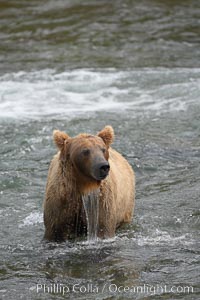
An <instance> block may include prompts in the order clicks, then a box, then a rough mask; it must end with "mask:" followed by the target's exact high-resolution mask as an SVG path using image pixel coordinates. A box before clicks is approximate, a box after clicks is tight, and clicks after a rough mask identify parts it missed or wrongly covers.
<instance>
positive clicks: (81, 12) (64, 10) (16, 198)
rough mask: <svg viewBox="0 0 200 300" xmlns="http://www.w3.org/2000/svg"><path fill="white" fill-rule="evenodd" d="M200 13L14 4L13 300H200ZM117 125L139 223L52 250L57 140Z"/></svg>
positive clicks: (9, 125) (10, 64) (9, 188)
mask: <svg viewBox="0 0 200 300" xmlns="http://www.w3.org/2000/svg"><path fill="white" fill-rule="evenodd" d="M199 14H200V2H199V1H198V0H196V1H195V0H192V1H190V0H187V1H184V0H182V1H178V0H174V1H172V0H166V1H159V0H157V1H156V0H154V1H153V0H149V1H147V0H143V1H128V0H125V1H117V0H116V1H80V0H79V1H78V0H75V1H64V0H59V1H50V0H47V1H36V0H35V1H33V0H30V1H25V0H21V1H1V2H0V137H1V146H0V224H1V231H0V241H1V243H0V299H4V300H7V299H8V300H18V299H28V300H29V299H31V300H32V299H34V300H35V299H37V300H40V299H120V300H121V299H140V300H141V299H143V300H147V299H152V300H155V299H161V300H163V299H170V300H171V299H173V300H176V299H177V300H178V299H184V300H192V299H196V300H197V299H199V297H200V293H199V276H200V271H199V238H200V237H199V228H200V208H199V195H200V188H199V183H200V164H199V162H200V121H199V120H200V36H199ZM107 124H111V125H112V126H113V128H114V130H115V134H116V140H115V143H114V145H113V147H114V148H116V149H117V150H118V151H119V152H121V153H122V154H123V155H124V156H125V157H126V158H127V159H128V161H129V162H130V164H131V165H132V166H133V168H134V170H135V173H136V179H137V182H136V208H135V214H134V218H133V222H132V224H130V225H129V226H127V227H125V228H122V229H120V230H119V231H118V232H117V234H116V237H115V238H114V239H112V240H109V241H104V242H99V243H97V244H96V245H93V244H92V245H91V244H88V243H87V240H86V239H85V240H79V241H74V242H66V243H62V244H56V243H50V244H48V243H44V242H43V241H42V238H43V233H44V227H43V221H42V202H43V197H44V191H45V183H46V177H47V171H48V166H49V162H50V160H51V158H52V156H53V155H54V153H55V152H56V149H55V146H54V145H53V141H52V131H53V130H54V129H56V128H57V129H60V130H64V131H66V132H67V133H68V134H69V135H72V136H73V135H76V134H78V133H80V132H83V131H84V132H89V133H90V132H91V133H95V132H98V131H99V130H101V129H102V128H103V127H104V126H105V125H107ZM62 285H63V286H62ZM62 287H65V289H64V288H62ZM187 287H189V288H190V289H187ZM59 288H60V289H59ZM137 288H138V290H137ZM142 288H143V289H142ZM68 289H69V290H68ZM63 291H65V293H66V294H65V295H62V292H63ZM53 292H54V293H53ZM188 292H189V293H188Z"/></svg>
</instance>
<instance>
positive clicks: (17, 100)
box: [0, 68, 200, 119]
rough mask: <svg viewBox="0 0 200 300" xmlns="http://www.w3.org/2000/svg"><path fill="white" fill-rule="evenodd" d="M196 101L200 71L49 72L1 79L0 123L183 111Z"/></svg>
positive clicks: (24, 73)
mask: <svg viewBox="0 0 200 300" xmlns="http://www.w3.org/2000/svg"><path fill="white" fill-rule="evenodd" d="M199 97H200V69H163V68H158V69H136V70H132V71H128V70H126V71H118V70H114V69H110V70H109V69H108V70H102V71H93V70H87V69H86V70H74V71H66V72H63V73H59V74H57V73H55V71H53V70H48V69H47V70H43V71H37V72H30V73H26V72H18V73H13V74H6V75H3V76H1V77H0V117H2V118H3V117H10V118H16V119H26V118H30V119H38V118H41V117H50V118H51V117H56V116H59V117H60V118H62V117H66V116H68V117H74V116H76V115H77V114H80V113H84V112H96V111H108V112H113V111H120V112H124V111H126V110H127V109H131V110H133V111H134V114H136V115H137V114H140V113H142V114H143V113H144V114H145V113H148V112H150V111H155V112H156V113H158V114H159V113H160V112H166V111H174V110H177V111H179V110H186V109H187V107H188V105H190V104H191V103H197V102H198V101H199Z"/></svg>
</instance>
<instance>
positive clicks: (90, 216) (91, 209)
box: [82, 190, 99, 243]
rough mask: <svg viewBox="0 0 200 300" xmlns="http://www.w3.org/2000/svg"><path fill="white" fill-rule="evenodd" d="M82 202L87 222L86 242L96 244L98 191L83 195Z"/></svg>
mask: <svg viewBox="0 0 200 300" xmlns="http://www.w3.org/2000/svg"><path fill="white" fill-rule="evenodd" d="M82 200H83V206H84V209H85V214H86V220H87V240H88V242H89V243H91V242H96V241H97V231H98V221H99V190H95V191H92V192H91V193H90V194H87V195H83V196H82Z"/></svg>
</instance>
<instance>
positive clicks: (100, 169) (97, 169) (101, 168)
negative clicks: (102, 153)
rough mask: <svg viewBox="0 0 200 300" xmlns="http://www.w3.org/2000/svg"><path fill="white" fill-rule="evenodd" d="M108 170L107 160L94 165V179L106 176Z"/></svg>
mask: <svg viewBox="0 0 200 300" xmlns="http://www.w3.org/2000/svg"><path fill="white" fill-rule="evenodd" d="M109 170H110V165H109V163H108V162H103V163H98V164H97V165H95V166H94V177H95V179H96V180H103V179H105V178H106V176H107V175H108V173H109Z"/></svg>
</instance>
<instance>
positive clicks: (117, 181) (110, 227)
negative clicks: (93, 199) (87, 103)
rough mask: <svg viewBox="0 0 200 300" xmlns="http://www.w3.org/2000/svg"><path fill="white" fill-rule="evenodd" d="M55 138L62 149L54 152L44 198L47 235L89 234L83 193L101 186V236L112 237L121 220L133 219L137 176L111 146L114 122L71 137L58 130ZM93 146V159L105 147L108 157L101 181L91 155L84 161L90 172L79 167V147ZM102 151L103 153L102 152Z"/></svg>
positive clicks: (51, 237)
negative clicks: (107, 169) (93, 175)
mask: <svg viewBox="0 0 200 300" xmlns="http://www.w3.org/2000/svg"><path fill="white" fill-rule="evenodd" d="M53 136H54V141H55V143H56V145H57V147H58V149H59V152H58V153H57V154H56V155H55V156H54V158H53V160H52V162H51V164H50V167H49V172H48V179H47V185H46V195H45V200H44V224H45V236H44V237H45V239H47V240H51V241H64V240H66V239H69V238H73V237H76V236H79V235H83V234H84V233H85V234H86V227H87V225H86V217H85V212H84V208H83V204H82V195H87V194H89V193H90V192H91V191H93V190H97V189H99V191H100V192H99V226H98V236H99V237H102V238H108V237H113V236H114V235H115V230H116V228H117V227H118V226H120V225H121V224H122V223H128V222H130V221H131V218H132V214H133V210H134V198H135V177H134V172H133V170H132V168H131V166H130V165H129V163H128V162H127V160H125V158H123V157H122V156H121V155H120V154H119V153H118V152H117V151H115V150H114V149H112V148H111V147H110V144H111V143H112V142H113V139H114V132H113V129H112V127H111V126H106V127H105V128H104V129H103V130H102V131H101V132H99V133H98V135H96V136H91V135H88V134H80V135H78V136H76V137H74V138H70V137H69V136H68V135H67V134H65V133H63V132H60V131H58V130H56V131H54V134H53ZM87 147H90V149H91V160H92V158H93V157H95V155H100V148H102V147H105V148H106V151H105V153H104V157H105V159H106V160H108V161H109V164H110V172H109V175H108V176H107V177H106V178H105V179H104V180H101V181H97V180H94V179H93V178H90V177H89V174H90V173H89V171H90V167H91V165H90V159H89V160H87V161H86V162H84V167H85V168H86V169H88V170H86V172H88V176H87V173H86V175H85V174H83V173H82V172H80V171H79V169H78V168H76V165H75V164H74V163H73V162H74V160H76V159H77V157H76V155H77V152H78V151H80V148H81V149H82V148H87ZM101 155H102V154H101Z"/></svg>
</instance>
